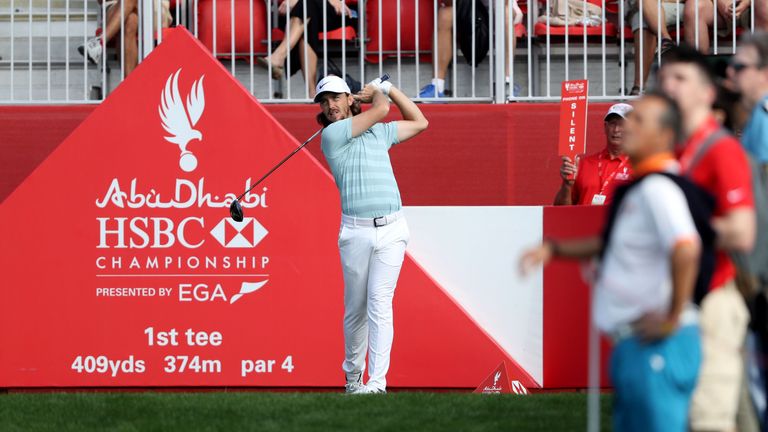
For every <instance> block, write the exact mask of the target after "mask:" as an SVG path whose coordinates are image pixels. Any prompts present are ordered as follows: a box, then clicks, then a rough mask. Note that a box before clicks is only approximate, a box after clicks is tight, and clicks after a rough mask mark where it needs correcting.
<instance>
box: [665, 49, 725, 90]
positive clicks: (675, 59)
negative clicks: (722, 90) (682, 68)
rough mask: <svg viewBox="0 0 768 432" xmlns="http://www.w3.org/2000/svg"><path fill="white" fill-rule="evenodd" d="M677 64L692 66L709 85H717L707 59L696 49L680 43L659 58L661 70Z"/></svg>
mask: <svg viewBox="0 0 768 432" xmlns="http://www.w3.org/2000/svg"><path fill="white" fill-rule="evenodd" d="M677 63H683V64H689V65H692V66H694V67H695V68H696V69H697V70H698V71H699V72H700V73H701V76H703V77H704V78H705V79H706V81H707V82H708V83H709V84H710V85H713V86H714V85H716V84H717V80H716V79H715V74H714V71H713V70H712V66H711V65H710V64H709V62H708V61H707V57H706V56H705V55H704V54H702V53H701V52H699V50H697V49H696V48H693V47H692V46H690V45H688V44H685V43H681V44H680V45H678V46H675V47H672V48H670V49H669V51H667V52H666V53H664V55H663V56H662V57H661V67H662V68H663V67H664V66H665V65H670V64H677Z"/></svg>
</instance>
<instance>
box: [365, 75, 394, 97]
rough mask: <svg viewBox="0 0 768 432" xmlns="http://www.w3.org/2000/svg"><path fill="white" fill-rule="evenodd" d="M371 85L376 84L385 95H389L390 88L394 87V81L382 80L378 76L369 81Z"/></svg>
mask: <svg viewBox="0 0 768 432" xmlns="http://www.w3.org/2000/svg"><path fill="white" fill-rule="evenodd" d="M368 84H369V85H372V86H375V87H376V88H378V89H379V90H381V92H382V93H384V95H385V96H389V89H391V88H392V83H391V82H389V81H382V80H381V78H376V79H375V80H373V81H371V82H369V83H368Z"/></svg>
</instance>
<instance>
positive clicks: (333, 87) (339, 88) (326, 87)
mask: <svg viewBox="0 0 768 432" xmlns="http://www.w3.org/2000/svg"><path fill="white" fill-rule="evenodd" d="M327 92H331V93H352V91H351V90H350V89H349V86H348V85H347V82H346V81H344V80H343V79H341V78H339V77H337V76H336V75H328V76H327V77H325V78H323V79H321V80H320V82H319V83H317V94H315V102H320V96H321V95H322V94H323V93H327Z"/></svg>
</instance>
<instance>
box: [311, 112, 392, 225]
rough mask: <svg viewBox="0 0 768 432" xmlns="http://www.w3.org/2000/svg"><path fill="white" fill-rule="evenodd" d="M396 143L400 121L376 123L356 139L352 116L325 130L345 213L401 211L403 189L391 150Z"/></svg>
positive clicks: (368, 215)
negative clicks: (399, 184) (398, 185)
mask: <svg viewBox="0 0 768 432" xmlns="http://www.w3.org/2000/svg"><path fill="white" fill-rule="evenodd" d="M397 143H398V141H397V122H390V123H376V124H375V125H373V126H372V127H371V128H370V129H368V130H367V131H365V132H364V133H363V134H362V135H360V136H358V137H355V138H352V118H348V119H344V120H339V121H337V122H334V123H332V124H330V125H329V126H328V127H326V128H325V129H324V130H323V138H322V144H321V147H322V149H323V154H324V155H325V159H326V160H327V161H328V165H329V166H330V167H331V172H332V173H333V177H334V179H336V186H337V187H338V188H339V193H340V194H341V211H342V212H343V213H344V214H345V215H348V216H354V217H362V218H375V217H379V216H386V215H388V214H391V213H394V212H396V211H398V210H400V208H401V207H402V201H401V200H400V191H399V190H398V188H397V181H396V180H395V173H394V172H393V171H392V163H391V162H390V160H389V153H388V152H389V149H390V147H392V145H393V144H397Z"/></svg>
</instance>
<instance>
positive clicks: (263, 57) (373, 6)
mask: <svg viewBox="0 0 768 432" xmlns="http://www.w3.org/2000/svg"><path fill="white" fill-rule="evenodd" d="M454 3H455V4H454ZM732 11H736V12H735V13H734V12H732ZM709 17H711V19H709ZM177 25H183V26H185V27H187V28H188V29H190V31H191V32H192V33H193V34H194V35H195V36H196V37H198V38H199V39H200V40H201V42H202V43H203V44H204V45H205V46H206V47H208V49H209V50H210V51H211V53H212V54H213V55H214V56H215V57H216V58H217V59H219V60H220V61H221V62H222V63H223V64H224V65H225V66H226V67H227V68H228V69H229V70H230V72H231V73H232V74H233V75H234V76H235V77H236V78H237V79H239V80H240V81H241V82H242V83H243V84H244V85H245V87H246V88H248V89H249V90H250V91H251V92H252V93H253V94H254V95H255V96H256V97H258V98H259V99H260V100H261V101H263V102H268V103H302V102H309V101H311V99H312V96H313V93H314V85H315V82H316V81H317V79H318V78H319V77H321V76H324V75H326V74H328V73H335V74H338V75H341V76H343V77H345V78H346V79H347V80H348V81H349V83H350V84H352V86H353V87H354V86H356V85H360V83H365V82H367V81H370V80H371V79H372V78H374V77H376V76H379V75H381V74H382V73H383V72H384V71H386V72H387V73H389V75H390V77H391V80H392V82H393V83H394V84H395V85H396V86H398V87H400V88H402V89H403V90H404V91H405V92H406V93H407V94H409V95H410V96H412V97H414V98H416V100H419V101H422V102H495V103H503V102H505V101H546V100H557V99H558V98H559V92H560V82H561V81H562V80H565V79H589V80H590V81H591V83H590V89H589V90H590V98H591V99H593V100H616V99H627V98H631V97H632V96H634V95H636V94H638V93H642V92H643V91H644V90H645V88H646V87H647V86H648V79H649V78H648V75H651V70H652V68H653V66H654V65H657V64H658V63H659V62H660V61H661V56H660V53H661V52H662V51H663V50H664V49H665V48H666V47H667V46H668V45H669V44H670V42H671V43H680V42H682V41H687V42H689V43H690V44H692V45H695V46H697V47H699V48H700V49H701V50H703V51H706V52H708V53H710V54H712V55H729V54H731V53H733V52H734V51H735V48H736V45H737V40H738V35H739V33H742V32H751V31H754V30H756V29H759V28H766V26H767V25H768V1H766V0H519V2H515V1H514V0H105V1H103V2H102V1H99V2H97V1H96V0H0V103H4V104H8V103H18V104H25V103H27V104H29V103H35V104H40V103H98V102H99V101H101V100H103V99H104V98H105V97H107V96H108V95H109V93H110V92H111V91H112V90H113V89H114V88H115V87H116V86H117V85H119V84H120V82H122V80H123V79H125V77H126V76H127V75H129V74H130V72H131V71H132V69H133V68H134V67H135V65H136V64H137V63H140V62H141V60H142V59H143V58H145V57H146V56H147V55H149V54H150V53H151V51H152V50H153V48H154V47H156V46H157V44H160V43H162V39H163V29H165V28H168V27H172V26H177ZM666 39H670V41H667V40H666Z"/></svg>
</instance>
